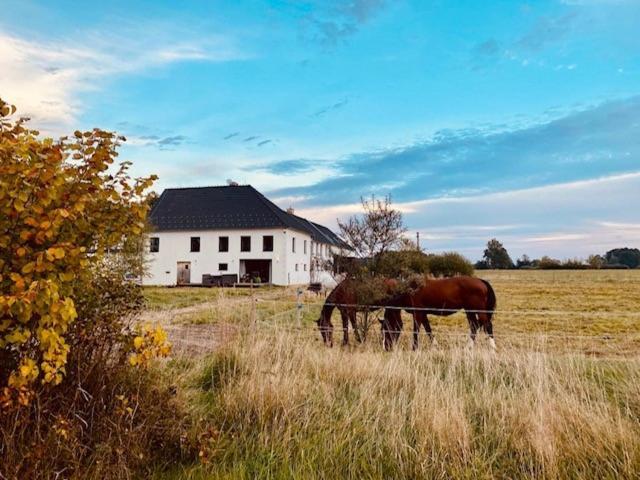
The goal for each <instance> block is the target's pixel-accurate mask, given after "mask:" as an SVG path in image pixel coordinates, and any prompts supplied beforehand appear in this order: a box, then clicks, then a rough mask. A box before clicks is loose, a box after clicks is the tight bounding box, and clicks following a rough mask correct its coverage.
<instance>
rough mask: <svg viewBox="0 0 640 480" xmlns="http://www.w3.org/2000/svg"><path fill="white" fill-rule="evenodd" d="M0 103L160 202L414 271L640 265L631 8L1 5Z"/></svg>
mask: <svg viewBox="0 0 640 480" xmlns="http://www.w3.org/2000/svg"><path fill="white" fill-rule="evenodd" d="M0 6H1V9H2V12H3V14H2V16H0V97H2V98H3V99H5V100H6V101H9V102H11V103H13V104H15V105H16V106H17V107H18V112H19V113H20V114H23V115H28V116H30V117H31V118H32V124H33V125H34V126H35V127H37V128H38V129H40V131H41V132H43V134H45V135H50V136H54V137H55V136H59V135H63V134H67V133H70V132H73V131H74V130H76V129H81V130H82V129H89V128H93V127H100V128H103V129H108V130H114V131H117V132H119V133H121V134H123V135H125V136H126V138H127V142H126V143H125V145H123V147H122V149H121V158H122V159H123V160H125V159H126V160H131V161H132V162H133V167H132V168H133V170H132V171H133V173H134V174H135V175H148V174H151V173H155V174H157V175H159V177H160V178H159V180H158V182H157V184H156V187H155V188H156V189H157V190H158V191H161V190H162V189H164V188H169V187H185V186H204V185H221V184H225V183H226V181H227V180H228V179H231V180H234V181H236V182H239V183H242V184H251V185H253V186H254V187H256V188H257V189H259V190H260V191H262V192H263V193H264V194H265V195H267V196H268V197H269V198H271V199H272V200H274V201H275V202H276V203H277V204H278V205H280V206H281V207H283V208H287V207H293V208H295V210H296V213H298V214H301V215H304V216H306V217H308V218H310V219H312V220H315V221H318V222H322V223H325V224H326V225H328V226H330V227H333V228H335V226H336V219H338V218H345V217H348V216H349V215H353V214H355V213H358V212H359V211H360V205H359V202H360V198H361V197H367V198H368V197H369V196H371V195H377V196H379V197H381V196H385V195H390V196H391V199H392V202H393V205H394V206H395V207H397V208H398V209H400V210H401V211H402V212H403V214H404V218H405V223H406V226H407V228H408V229H409V234H410V235H411V236H414V235H415V233H416V232H420V238H421V246H422V247H423V248H424V249H425V250H426V251H432V252H439V251H450V250H456V251H459V252H461V253H463V254H465V255H466V256H468V257H469V258H471V259H473V260H477V259H479V258H480V257H481V256H482V251H483V248H484V245H485V244H486V242H487V240H489V239H490V238H493V237H496V238H498V239H499V240H501V241H502V242H503V243H504V245H505V246H506V247H507V249H508V250H509V252H510V253H511V255H512V257H514V258H516V257H519V256H520V255H522V254H525V253H526V254H528V255H529V256H531V257H538V256H541V255H551V256H554V257H558V258H573V257H586V256H587V255H589V254H591V253H604V252H605V251H607V250H608V249H611V248H615V247H621V246H631V247H640V213H639V204H640V35H638V34H637V31H638V28H640V0H549V1H546V0H540V1H528V2H527V1H519V0H504V1H499V0H459V1H455V2H454V1H450V0H420V1H409V0H404V1H403V0H398V1H396V0H343V1H335V0H299V1H294V0H280V1H257V0H256V1H244V0H236V1H225V2H222V1H187V0H185V1H181V2H172V1H168V0H167V1H163V0H148V1H144V0H143V1H136V2H130V1H127V2H125V1H119V0H113V1H104V2H91V3H90V4H86V5H83V4H80V3H78V2H72V1H62V0H61V1H55V0H53V1H51V0H50V1H46V2H45V1H35V0H0Z"/></svg>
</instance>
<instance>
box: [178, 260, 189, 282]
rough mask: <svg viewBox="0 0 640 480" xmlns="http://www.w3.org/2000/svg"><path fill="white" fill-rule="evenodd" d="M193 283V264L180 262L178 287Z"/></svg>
mask: <svg viewBox="0 0 640 480" xmlns="http://www.w3.org/2000/svg"><path fill="white" fill-rule="evenodd" d="M189 283H191V262H178V285H187V284H189Z"/></svg>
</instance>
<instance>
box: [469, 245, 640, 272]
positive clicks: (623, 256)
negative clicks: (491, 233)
mask: <svg viewBox="0 0 640 480" xmlns="http://www.w3.org/2000/svg"><path fill="white" fill-rule="evenodd" d="M475 268H476V269H478V270H485V269H516V268H518V269H529V268H537V269H540V270H562V269H565V270H581V269H601V268H602V269H629V268H640V250H639V249H637V248H627V247H625V248H614V249H613V250H609V251H608V252H607V253H605V254H604V255H597V254H593V255H589V256H588V257H587V258H586V259H580V258H570V259H565V260H558V259H556V258H552V257H549V256H547V255H545V256H543V257H542V258H536V259H531V258H529V256H528V255H522V257H520V258H518V259H517V260H516V261H515V263H514V262H513V260H512V259H511V256H510V255H509V252H507V249H506V248H505V247H504V245H503V244H502V243H501V242H500V241H498V240H497V239H495V238H493V239H491V240H489V241H488V242H487V247H486V248H485V250H484V255H483V256H482V260H480V261H478V262H476V264H475Z"/></svg>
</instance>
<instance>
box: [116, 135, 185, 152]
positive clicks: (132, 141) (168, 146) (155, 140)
mask: <svg viewBox="0 0 640 480" xmlns="http://www.w3.org/2000/svg"><path fill="white" fill-rule="evenodd" d="M126 138H127V142H126V145H128V146H133V147H156V148H158V149H160V150H173V147H178V146H180V145H183V144H184V143H187V141H188V140H189V139H188V138H187V137H186V136H185V135H170V136H164V137H161V136H159V135H141V136H135V135H126Z"/></svg>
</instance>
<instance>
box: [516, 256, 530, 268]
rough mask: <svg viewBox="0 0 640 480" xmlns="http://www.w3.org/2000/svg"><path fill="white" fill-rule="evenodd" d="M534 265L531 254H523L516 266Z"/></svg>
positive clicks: (526, 266) (527, 266) (528, 266)
mask: <svg viewBox="0 0 640 480" xmlns="http://www.w3.org/2000/svg"><path fill="white" fill-rule="evenodd" d="M531 266H532V262H531V259H530V258H529V255H526V254H524V255H522V257H520V258H519V259H518V260H516V268H530V267H531Z"/></svg>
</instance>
